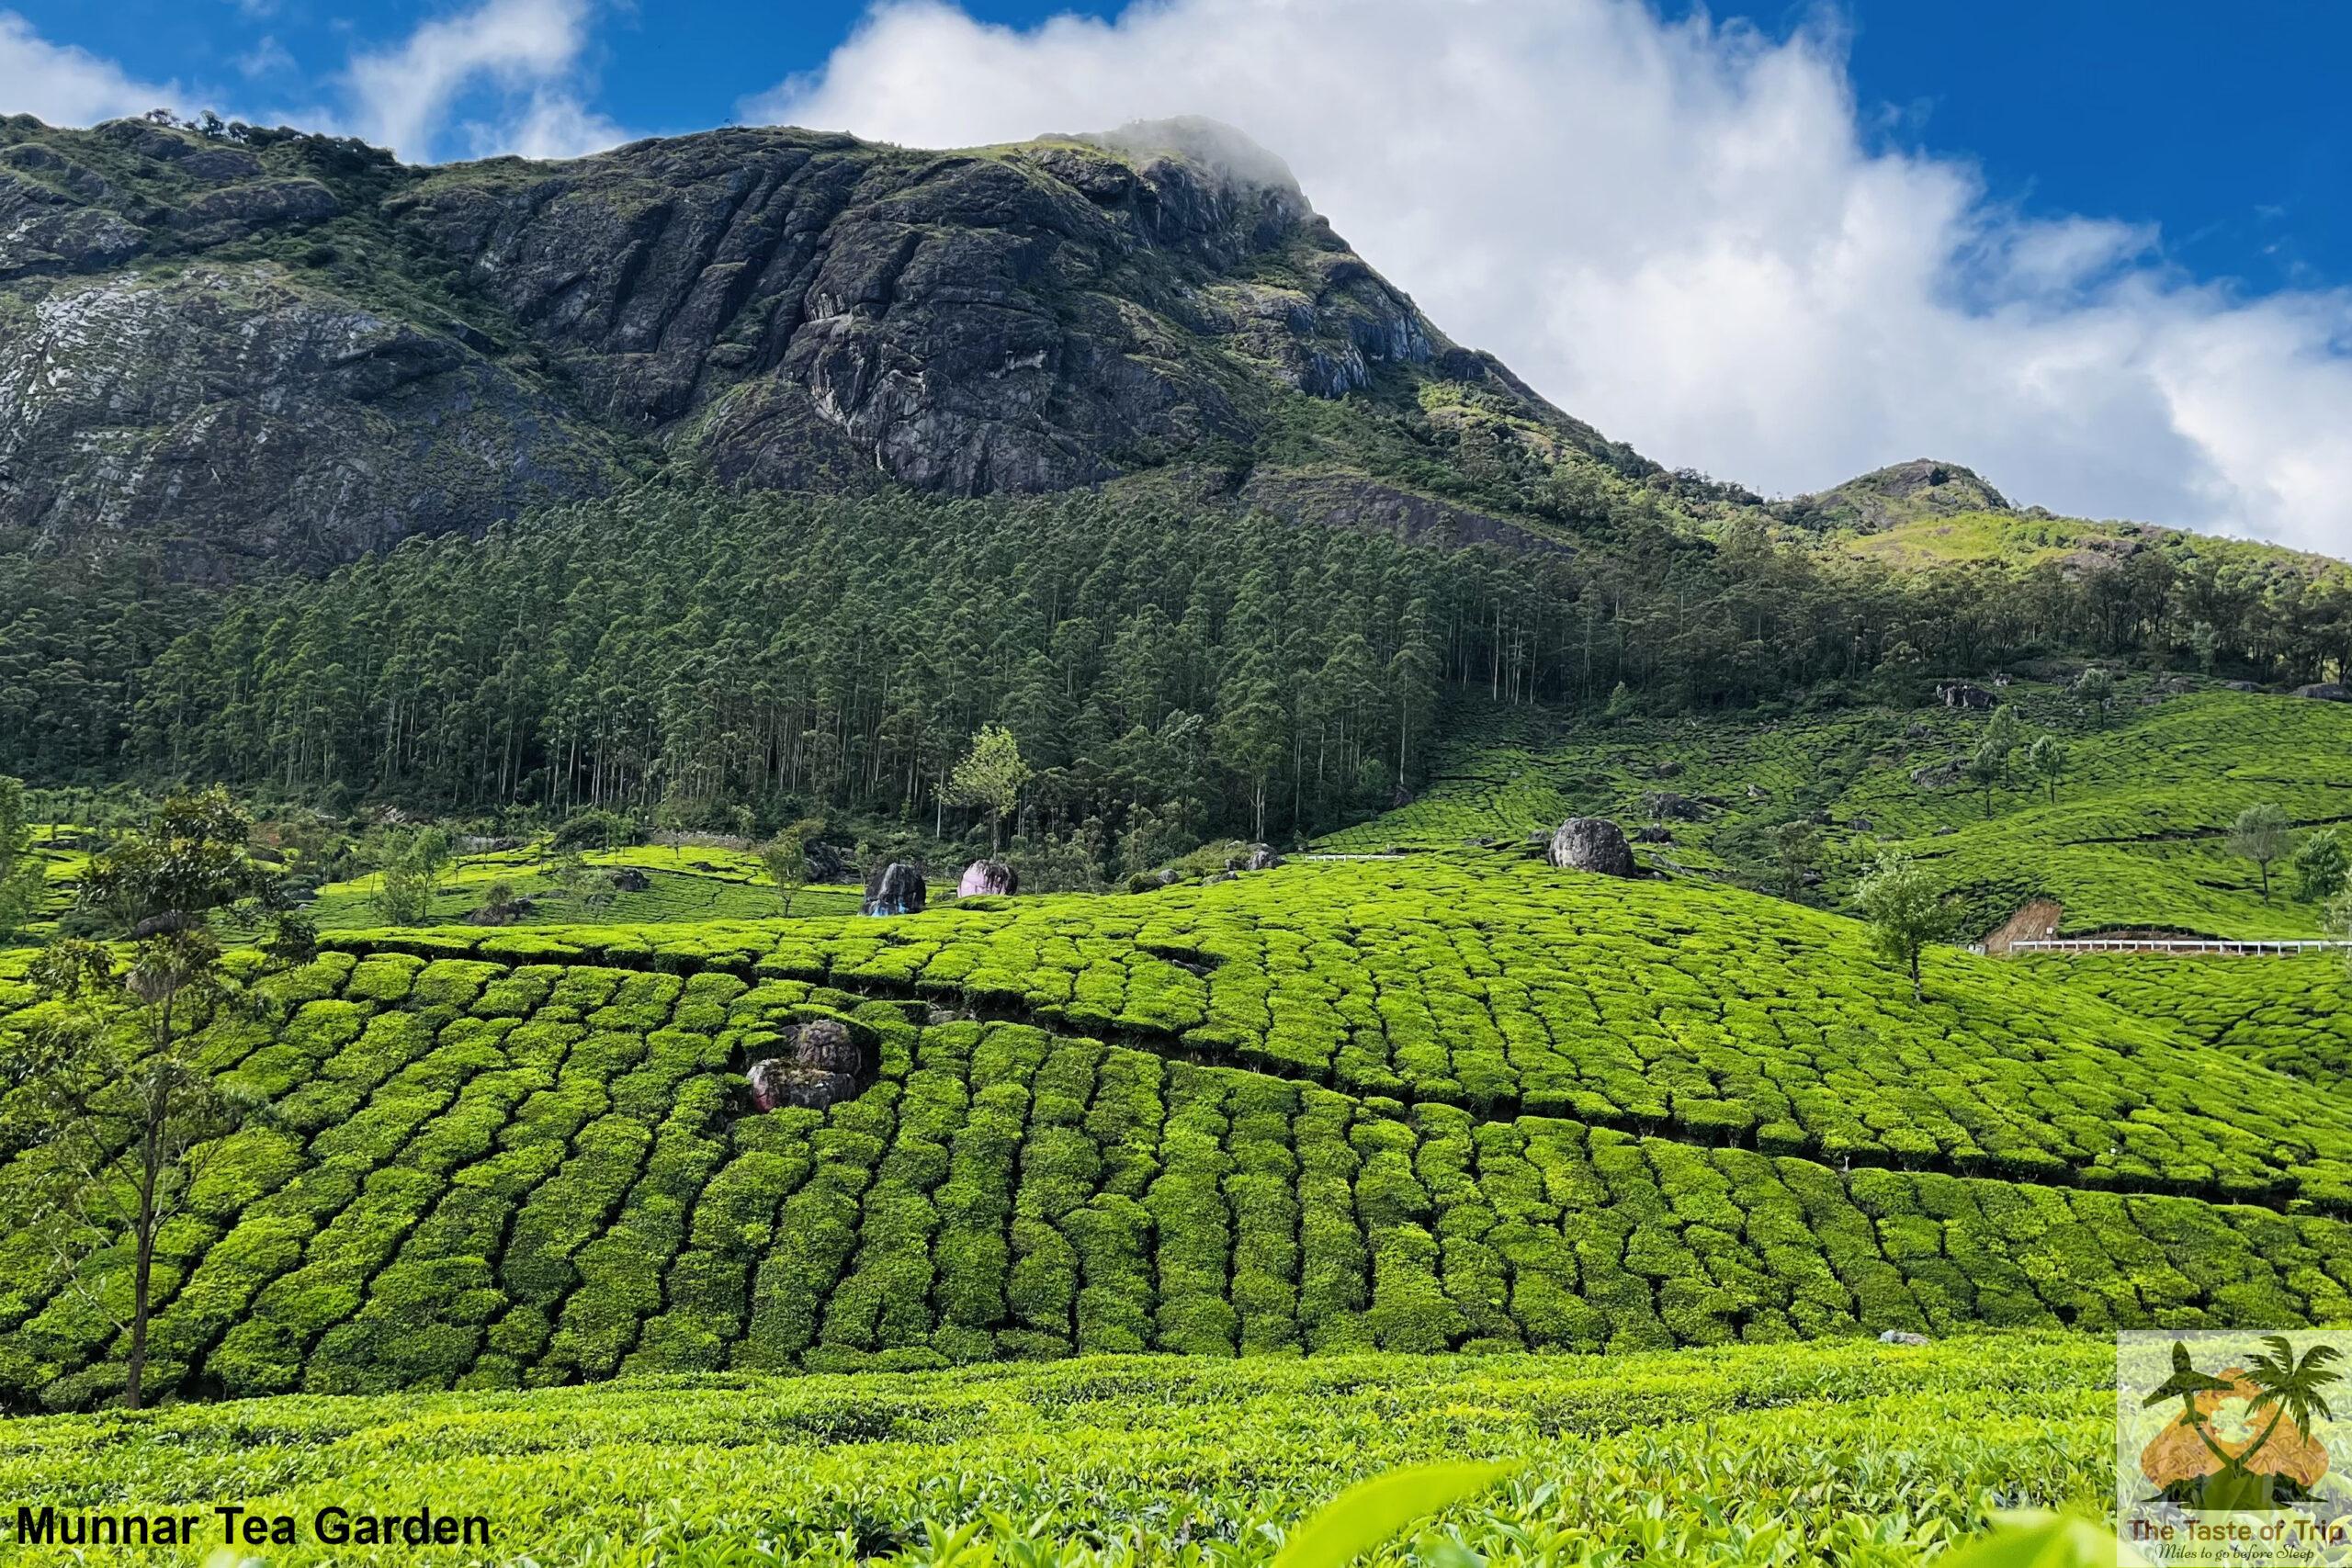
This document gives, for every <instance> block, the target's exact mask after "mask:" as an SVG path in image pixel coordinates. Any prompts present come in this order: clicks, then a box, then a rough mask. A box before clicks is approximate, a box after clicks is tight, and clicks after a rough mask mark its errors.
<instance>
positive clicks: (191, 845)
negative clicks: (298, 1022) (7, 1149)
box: [27, 791, 311, 1410]
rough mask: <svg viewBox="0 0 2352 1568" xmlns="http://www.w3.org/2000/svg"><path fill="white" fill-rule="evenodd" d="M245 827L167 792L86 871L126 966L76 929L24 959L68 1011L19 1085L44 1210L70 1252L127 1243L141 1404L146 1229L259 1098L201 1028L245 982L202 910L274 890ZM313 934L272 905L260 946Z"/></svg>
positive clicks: (290, 948)
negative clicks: (203, 1041)
mask: <svg viewBox="0 0 2352 1568" xmlns="http://www.w3.org/2000/svg"><path fill="white" fill-rule="evenodd" d="M248 830H249V829H248V825H247V824H246V822H245V820H244V818H243V817H242V816H240V815H239V814H238V813H237V811H236V809H235V808H234V807H233V806H232V805H231V804H230V803H229V801H228V798H227V796H226V795H224V794H221V793H220V792H217V791H216V792H210V793H208V794H207V795H198V796H180V797H175V799H173V800H170V801H167V802H165V803H164V807H163V809H162V810H161V811H160V812H158V813H157V815H156V818H155V821H154V823H153V825H152V826H151V827H150V828H149V829H148V830H147V831H145V832H143V833H140V834H135V835H133V836H132V837H131V838H130V840H127V841H126V842H124V843H122V844H120V845H119V846H117V847H116V848H115V849H113V850H111V851H109V852H107V853H106V854H103V855H101V856H99V857H98V858H97V860H96V862H94V863H93V864H92V866H91V868H90V871H89V873H88V874H86V875H85V877H84V878H83V882H82V897H83V899H84V901H85V904H86V905H87V906H88V907H90V908H93V909H94V910H96V911H101V912H103V913H104V914H106V915H107V916H110V917H111V918H113V919H116V920H117V921H119V923H121V924H123V925H125V926H127V927H128V928H129V929H130V931H131V932H132V933H133V940H132V942H131V945H130V962H129V964H128V966H127V967H126V968H124V969H122V970H120V971H119V972H118V970H117V968H116V959H115V954H114V953H113V952H112V951H110V950H109V949H108V948H107V946H105V945H103V944H101V943H97V942H85V941H80V940H72V941H66V942H58V943H55V944H53V945H51V947H49V948H47V949H44V950H43V951H42V953H40V956H39V958H38V959H37V960H36V961H35V964H34V965H33V969H32V979H33V984H34V989H35V991H36V992H37V993H38V994H39V995H40V996H42V997H44V998H47V999H50V1000H53V1001H55V1002H57V1003H59V1004H61V1007H60V1011H61V1014H62V1019H61V1021H59V1022H57V1023H55V1024H53V1025H52V1026H51V1029H50V1032H49V1038H48V1039H47V1040H46V1042H45V1043H44V1045H43V1049H42V1061H41V1064H40V1071H39V1073H38V1074H37V1076H36V1077H35V1079H34V1081H33V1083H32V1084H31V1085H30V1086H29V1089H30V1092H29V1094H28V1096H27V1100H28V1103H29V1104H30V1105H32V1106H34V1107H35V1108H36V1110H35V1111H33V1114H34V1116H35V1117H36V1119H37V1120H38V1122H39V1123H40V1141H41V1143H42V1145H43V1146H44V1149H45V1151H46V1152H47V1154H48V1156H49V1159H50V1164H49V1166H48V1169H49V1170H50V1171H51V1174H52V1176H53V1178H54V1179H53V1182H52V1185H51V1188H50V1190H48V1192H47V1193H46V1195H45V1197H46V1201H45V1204H44V1208H43V1213H42V1214H41V1215H40V1222H41V1223H42V1224H44V1225H45V1226H47V1227H49V1229H48V1230H47V1231H46V1233H45V1234H48V1235H51V1239H52V1240H53V1241H54V1242H55V1243H56V1244H57V1245H58V1246H59V1247H61V1248H62V1250H63V1251H64V1252H65V1253H66V1254H67V1255H69V1257H70V1255H72V1254H73V1253H74V1251H75V1250H76V1249H80V1250H82V1251H85V1252H87V1251H93V1250H96V1248H97V1247H102V1246H104V1245H106V1244H107V1239H108V1238H109V1237H110V1236H127V1237H128V1239H129V1240H130V1244H131V1309H130V1317H129V1321H128V1322H127V1323H125V1324H124V1325H123V1326H124V1328H125V1329H126V1331H127V1332H128V1334H129V1336H130V1371H129V1382H128V1383H127V1385H126V1387H125V1391H124V1398H125V1402H126V1403H127V1404H130V1407H131V1408H132V1409H134V1410H135V1409H137V1408H138V1407H139V1404H140V1402H141V1398H142V1396H143V1385H144V1380H145V1375H146V1367H147V1330H148V1319H149V1315H150V1313H151V1311H152V1308H153V1278H154V1262H155V1238H156V1236H157V1235H158V1233H159V1232H160V1231H161V1230H162V1228H163V1226H164V1224H166V1223H167V1222H168V1221H169V1220H170V1219H171V1218H172V1216H173V1215H174V1214H175V1213H178V1212H179V1211H180V1209H181V1208H182V1207H183V1206H184V1204H185V1201H186V1199H187V1193H188V1191H189V1190H190V1189H191V1188H192V1187H193V1185H194V1183H195V1181H196V1179H197V1177H198V1174H200V1166H201V1164H202V1160H203V1157H204V1155H205V1153H206V1152H207V1151H208V1150H209V1149H211V1148H213V1147H216V1146H217V1140H218V1139H220V1137H222V1136H224V1135H225V1134H228V1133H230V1132H232V1131H234V1130H235V1129H236V1128H237V1127H238V1126H239V1125H241V1124H242V1123H243V1121H244V1120H245V1119H246V1118H247V1117H248V1116H249V1115H250V1114H252V1113H253V1111H254V1108H255V1104H256V1102H255V1101H254V1099H253V1097H252V1096H251V1095H250V1093H248V1092H247V1091H246V1090H245V1089H243V1088H242V1087H240V1086H239V1085H238V1084H237V1083H236V1082H235V1081H233V1080H230V1079H223V1078H219V1077H215V1075H214V1074H213V1073H212V1072H211V1071H210V1070H209V1067H208V1066H207V1065H206V1063H205V1062H204V1060H203V1056H202V1051H201V1046H200V1034H199V1031H200V1026H201V1025H202V1024H203V1023H204V1022H205V1021H209V1018H210V1016H212V1015H213V1014H215V1013H217V1012H219V1011H220V1010H221V1008H222V1006H223V1005H224V1004H227V1003H232V1002H233V1001H234V999H235V998H236V997H237V995H238V992H239V987H238V984H237V981H236V978H235V976H234V975H233V974H232V970H231V969H230V967H229V966H228V965H227V964H225V963H224V962H223V955H222V953H221V949H220V943H219V942H218V941H217V940H216V939H215V938H214V937H213V935H212V932H211V930H210V928H209V925H208V924H207V923H206V920H205V918H204V917H205V915H206V914H207V913H208V912H209V911H210V910H213V909H217V908H221V907H223V906H225V905H227V904H230V903H232V902H235V901H238V900H240V899H243V898H247V897H257V898H260V899H261V900H262V901H263V902H264V903H265V904H266V905H269V906H271V907H278V906H279V905H280V902H281V901H280V900H278V899H277V897H276V896H275V883H274V879H271V878H270V877H269V876H268V874H267V873H266V872H265V871H264V870H263V869H262V868H260V867H258V866H256V865H255V864H254V863H253V862H252V861H251V860H250V859H248V858H247V857H246V855H245V853H244V845H245V840H246V836H247V832H248ZM310 951H311V932H310V928H309V926H308V924H307V922H305V921H304V920H302V919H300V917H298V916H288V915H286V914H284V913H280V914H279V915H278V916H277V919H276V922H275V925H274V929H273V931H272V933H271V936H270V939H269V941H268V942H266V946H265V954H266V957H267V958H269V959H270V960H271V961H273V962H276V963H292V962H300V961H303V960H306V959H307V958H308V957H309V956H310Z"/></svg>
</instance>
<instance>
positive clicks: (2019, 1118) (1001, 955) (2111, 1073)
mask: <svg viewBox="0 0 2352 1568" xmlns="http://www.w3.org/2000/svg"><path fill="white" fill-rule="evenodd" d="M346 940H348V941H350V942H353V943H354V944H355V945H357V946H359V947H361V948H364V949H367V950H370V951H382V950H384V949H385V948H387V947H391V948H405V949H410V950H413V951H418V952H425V953H435V952H445V951H446V952H462V953H481V954H483V955H484V956H488V957H496V958H505V959H510V960H519V961H524V962H529V961H532V960H537V959H541V958H553V959H557V960H559V961H570V960H574V959H578V958H580V957H582V956H591V955H593V956H596V957H599V958H602V959H604V960H605V961H607V962H618V963H628V964H647V965H661V964H668V965H673V966H677V967H692V966H695V965H704V964H715V965H720V966H726V967H730V968H733V969H736V970H740V971H741V972H742V973H744V974H747V975H765V976H779V977H782V976H789V977H796V978H799V979H803V980H807V981H810V982H823V983H829V984H832V985H836V986H840V987H854V988H856V989H859V990H861V991H866V992H869V993H876V992H879V993H888V994H893V995H906V996H917V995H921V996H929V997H937V998H947V999H952V1000H956V1001H958V1002H960V1003H964V1004H968V1005H971V1006H973V1007H976V1008H978V1009H981V1010H989V1009H995V1010H1002V1011H1007V1012H1010V1013H1012V1014H1015V1015H1018V1016H1023V1017H1029V1018H1035V1019H1037V1020H1039V1021H1047V1022H1051V1023H1054V1024H1056V1025H1057V1026H1062V1027H1067V1028H1070V1029H1075V1030H1078V1031H1080V1032H1087V1033H1091V1034H1097V1035H1108V1036H1112V1037H1126V1038H1131V1039H1135V1040H1138V1041H1146V1040H1148V1041H1150V1042H1153V1043H1157V1044H1159V1045H1160V1046H1161V1047H1163V1048H1165V1047H1169V1046H1173V1047H1175V1048H1181V1049H1184V1050H1188V1051H1193V1052H1196V1053H1200V1054H1204V1055H1209V1056H1212V1057H1215V1058H1217V1059H1222V1060H1227V1061H1230V1062H1232V1063H1234V1064H1236V1065H1238V1066H1250V1067H1253V1068H1256V1069H1259V1070H1261V1071H1266V1072H1271V1073H1274V1074H1278V1075H1282V1076H1287V1077H1298V1078H1302V1079H1306V1080H1309V1081H1314V1082H1318V1083H1323V1084H1326V1085H1328V1086H1329V1087H1331V1088H1335V1089H1341V1090H1343V1091H1347V1092H1351V1093H1358V1094H1377V1095H1389V1096H1394V1097H1396V1098H1399V1099H1405V1100H1413V1101H1417V1102H1418V1101H1427V1100H1437V1101H1443V1102H1447V1103H1453V1104H1459V1105H1463V1106H1464V1107H1467V1108H1469V1109H1472V1110H1474V1111H1481V1112H1501V1113H1508V1112H1510V1111H1532V1112H1536V1113H1540V1114H1545V1115H1561V1116H1569V1117H1573V1118H1576V1119H1577V1120H1579V1121H1584V1122H1592V1123H1595V1124H1599V1125H1608V1126H1617V1127H1622V1128H1625V1129H1627V1130H1631V1131H1634V1132H1666V1133H1672V1134H1676V1135H1680V1136H1689V1137H1693V1138H1697V1139H1700V1140H1702V1141H1708V1142H1716V1143H1725V1144H1734V1145H1741V1146H1747V1147H1754V1148H1758V1149H1760V1150H1762V1151H1764V1152H1767V1153H1789V1154H1804V1155H1808V1156H1815V1157H1819V1158H1825V1159H1829V1160H1833V1161H1848V1160H1855V1161H1864V1162H1869V1163H1892V1164H1895V1165H1901V1166H1907V1167H1911V1168H1932V1169H1943V1170H1950V1171H1953V1172H1957V1173H1960V1174H1968V1175H1993V1176H2018V1177H2030V1178H2037V1179H2053V1180H2065V1181H2075V1180H2082V1181H2090V1182H2095V1183H2100V1184H2105V1185H2109V1186H2113V1187H2116V1188H2118V1189H2120V1190H2157V1191H2178V1192H2184V1193H2190V1194H2196V1195H2202V1196H2208V1197H2220V1198H2230V1199H2245V1200H2257V1201H2269V1200H2271V1199H2274V1198H2284V1197H2295V1196H2300V1197H2303V1198H2308V1199H2312V1200H2316V1201H2320V1202H2323V1203H2324V1204H2328V1205H2331V1206H2340V1205H2344V1204H2346V1203H2352V1111H2347V1110H2346V1107H2343V1106H2339V1105H2335V1104H2333V1103H2315V1102H2312V1100H2310V1099H2309V1097H2308V1096H2306V1095H2304V1094H2302V1093H2301V1091H2300V1090H2299V1089H2297V1087H2296V1086H2295V1085H2294V1084H2292V1083H2290V1082H2289V1081H2287V1080H2285V1079H2284V1078H2282V1077H2278V1075H2276V1074H2272V1073H2269V1072H2266V1071H2263V1070H2261V1069H2260V1068H2259V1067H2256V1066H2253V1065H2251V1064H2248V1063H2245V1062H2242V1061H2237V1060H2227V1059H2216V1058H2215V1057H2213V1056H2211V1055H2209V1054H2206V1053H2203V1052H2200V1051H2198V1050H2195V1049H2190V1048H2187V1042H2186V1041H2185V1039H2184V1037H2183V1036H2182V1035H2180V1033H2179V1032H2177V1029H2175V1028H2173V1027H2171V1026H2170V1025H2168V1024H2167V1023H2166V1022H2165V1021H2163V1020H2160V1019H2157V1020H2151V1019H2145V1018H2141V1017H2137V1016H2135V1015H2134V1014H2133V1013H2132V1012H2131V1011H2129V1010H2126V1009H2124V1008H2122V1007H2119V1006H2116V1005H2114V1004H2113V1003H2111V1002H2109V1000H2107V999H2105V998H2101V997H2099V996H2097V995H2095V994H2092V993H2091V992H2089V991H2087V990H2086V989H2084V988H2082V987H2069V986H2066V985H2064V984H2061V983H2057V981H2055V980H2053V979H2052V977H2051V972H2049V971H2046V970H2029V969H2026V968H2022V967H2019V966H2018V965H2016V964H2011V963H2009V962H2007V961H2005V960H1996V959H1978V958H1972V957H1969V956H1967V955H1965V954H1962V953H1958V952H1953V951H1938V952H1932V953H1929V954H1928V971H1927V973H1928V998H1927V1002H1926V1004H1925V1005H1924V1006H1921V1005H1915V1004H1914V1002H1913V1001H1912V999H1911V996H1910V991H1909V987H1908V986H1907V984H1906V983H1905V980H1904V978H1903V977H1902V976H1900V975H1899V974H1897V973H1896V972H1894V970H1893V969H1891V968H1890V967H1889V966H1888V965H1887V964H1885V963H1884V962H1883V960H1881V959H1880V958H1879V957H1877V956H1876V954H1874V953H1872V952H1871V950H1870V949H1869V948H1868V947H1867V946H1866V945H1865V943H1864V942H1863V940H1862V932H1861V931H1860V927H1858V926H1857V925H1856V924H1854V923H1853V922H1852V921H1849V920H1847V919H1842V918H1838V917H1834V916H1827V915H1823V914H1819V913H1816V912H1814V911H1810V910H1805V909H1803V908H1797V907H1795V906H1792V905H1789V904H1785V903H1782V902H1781V901H1778V900H1768V899H1759V898H1756V897H1751V896H1747V895H1743V894H1737V893H1734V892H1729V891H1725V890H1722V889H1717V888H1712V887H1704V886H1691V885H1688V884H1661V883H1656V882H1650V883H1627V882H1619V881H1615V880H1611V879H1608V878H1602V877H1595V876H1589V875H1582V874H1575V873H1566V872H1555V871H1553V870H1551V869H1549V868H1548V867H1544V866H1542V865H1540V864H1536V863H1526V862H1518V861H1510V860H1506V859H1502V858H1499V857H1494V856H1476V855H1473V856H1466V857H1460V858H1456V857H1438V856H1416V857H1411V858H1408V859H1404V860H1394V861H1379V862H1369V863H1324V864H1294V865H1290V866H1286V867H1283V868H1281V869H1279V870H1276V871H1272V872H1267V873H1260V874H1250V875H1246V876H1243V877H1240V878H1238V879H1235V880H1232V881H1228V882H1226V883H1222V884H1218V885H1216V886H1207V887H1199V888H1170V889H1168V890H1165V891H1163V892H1159V893H1155V894H1150V895H1144V896H1139V897H1126V898H1086V897H1044V898H1035V899H1020V900H1012V901H1010V902H1003V901H996V900H986V901H982V907H977V908H976V907H959V908H952V909H944V910H939V911H935V912H933V913H931V914H927V915H922V916H915V917H907V918H904V919H888V920H881V919H850V920H840V921H834V920H805V921H792V922H788V923H776V924H771V925H767V926H718V925H714V926H703V927H687V928H682V929H663V928H646V929H643V930H640V931H626V930H622V931H598V930H594V929H558V930H555V931H548V932H532V933H500V934H496V935H492V936H483V935H481V934H480V933H475V932H465V933H455V932H441V931H432V932H423V933H414V934H408V933H402V934H398V935H390V936H362V937H356V938H351V939H346Z"/></svg>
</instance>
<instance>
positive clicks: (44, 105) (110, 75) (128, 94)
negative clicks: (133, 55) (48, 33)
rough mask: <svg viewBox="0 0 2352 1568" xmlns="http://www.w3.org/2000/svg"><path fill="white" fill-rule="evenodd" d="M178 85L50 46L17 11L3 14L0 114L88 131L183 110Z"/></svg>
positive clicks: (85, 53) (71, 48)
mask: <svg viewBox="0 0 2352 1568" xmlns="http://www.w3.org/2000/svg"><path fill="white" fill-rule="evenodd" d="M183 96H184V95H183V94H182V92H181V89H180V87H179V85H177V84H176V83H169V84H160V83H153V82H141V81H138V80H137V79H135V78H133V77H132V76H131V75H130V73H128V72H126V71H124V70H123V69H122V68H121V67H120V66H119V65H117V64H116V63H115V62H112V61H110V60H103V59H100V58H99V57H98V56H96V55H95V54H92V53H90V52H89V51H87V50H83V49H76V48H74V46H73V45H71V44H56V43H51V42H50V41H49V40H48V39H44V38H42V37H41V36H40V33H38V32H36V31H34V30H33V26H32V24H31V23H29V22H28V21H26V20H25V18H24V17H20V16H18V15H17V13H16V12H14V11H0V113H6V114H28V115H32V116H34V117H35V118H40V119H43V120H46V121H48V122H49V123H50V124H51V125H88V124H90V123H91V122H93V121H95V120H101V119H119V118H122V117H123V116H124V115H135V114H144V113H146V112H147V111H148V110H149V109H154V108H173V109H177V108H182V107H184V105H183V104H182V101H181V100H182V98H183Z"/></svg>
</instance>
